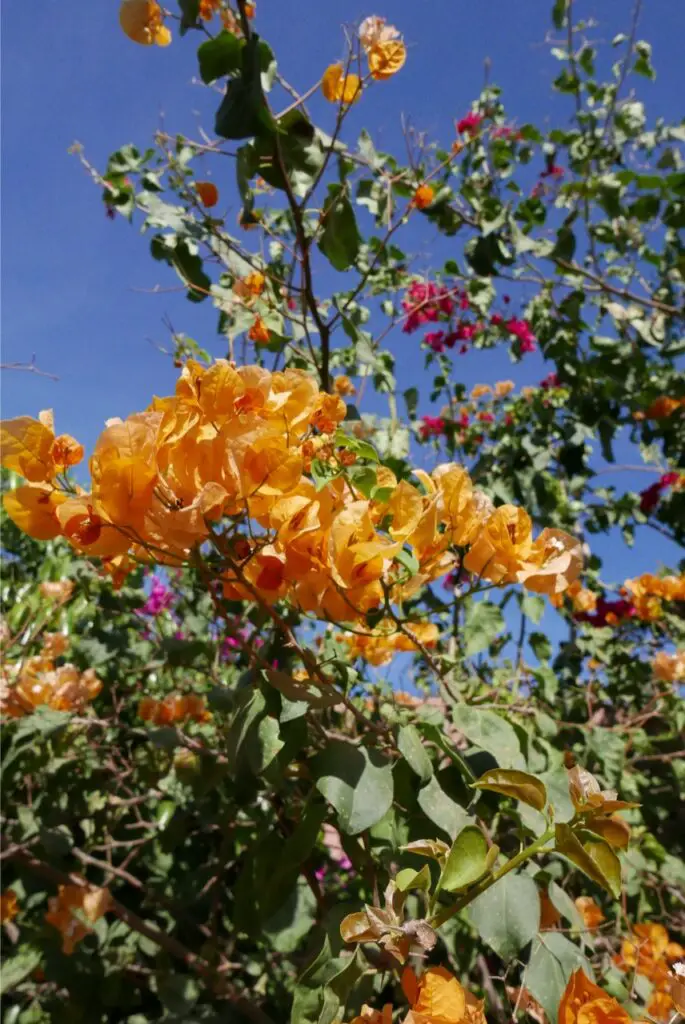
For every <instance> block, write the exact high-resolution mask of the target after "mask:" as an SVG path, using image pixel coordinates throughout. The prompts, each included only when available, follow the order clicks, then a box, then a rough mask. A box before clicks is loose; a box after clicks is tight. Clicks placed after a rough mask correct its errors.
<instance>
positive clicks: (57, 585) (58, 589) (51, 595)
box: [38, 580, 74, 604]
mask: <svg viewBox="0 0 685 1024" xmlns="http://www.w3.org/2000/svg"><path fill="white" fill-rule="evenodd" d="M38 589H39V591H40V593H41V596H42V597H45V598H47V599H48V600H49V601H59V602H60V604H64V602H65V601H68V600H69V598H70V597H71V595H72V593H73V592H74V584H73V583H72V582H71V580H45V581H44V582H43V583H41V584H40V586H39V587H38Z"/></svg>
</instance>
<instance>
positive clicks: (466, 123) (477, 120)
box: [457, 111, 483, 136]
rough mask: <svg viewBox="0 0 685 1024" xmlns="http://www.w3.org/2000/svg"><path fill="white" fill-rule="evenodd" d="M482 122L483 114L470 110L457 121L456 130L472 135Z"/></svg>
mask: <svg viewBox="0 0 685 1024" xmlns="http://www.w3.org/2000/svg"><path fill="white" fill-rule="evenodd" d="M482 122H483V115H482V114H476V113H474V112H473V111H471V113H470V114H467V115H466V117H462V119H461V121H457V131H458V132H459V134H460V135H471V136H474V135H475V134H476V133H477V131H478V129H479V128H480V126H481V124H482Z"/></svg>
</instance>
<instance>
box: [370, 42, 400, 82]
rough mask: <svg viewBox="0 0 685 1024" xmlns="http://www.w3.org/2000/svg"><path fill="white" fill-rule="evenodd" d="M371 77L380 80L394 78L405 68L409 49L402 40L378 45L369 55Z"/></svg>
mask: <svg viewBox="0 0 685 1024" xmlns="http://www.w3.org/2000/svg"><path fill="white" fill-rule="evenodd" d="M367 57H368V61H369V71H370V72H371V77H372V78H376V79H379V80H382V79H385V78H392V76H393V75H396V74H397V72H398V71H400V70H401V69H402V68H403V67H404V63H405V61H406V59H407V49H406V47H405V45H404V43H403V42H402V40H401V39H389V40H387V41H386V42H380V43H376V45H375V46H373V47H372V48H371V49H370V50H369V52H368V54H367Z"/></svg>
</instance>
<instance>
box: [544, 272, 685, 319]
mask: <svg viewBox="0 0 685 1024" xmlns="http://www.w3.org/2000/svg"><path fill="white" fill-rule="evenodd" d="M554 262H555V263H556V265H557V266H558V267H561V269H562V270H567V271H568V272H569V273H571V274H579V275H580V277H586V278H587V279H588V280H589V281H594V282H595V284H598V285H599V286H600V288H601V289H602V290H603V291H605V292H609V294H610V295H617V296H618V297H619V298H620V299H626V300H627V301H628V302H637V303H639V304H640V305H641V306H648V307H649V308H650V309H658V310H659V312H660V313H668V314H669V315H670V316H682V315H683V313H684V312H685V310H683V309H678V307H677V306H669V305H668V304H667V303H666V302H660V301H659V299H648V298H646V297H645V296H642V295H635V294H634V293H633V292H629V291H627V289H625V288H617V287H616V286H615V285H613V284H609V282H608V281H606V280H605V279H604V278H603V277H600V276H599V274H593V272H592V271H591V270H586V269H585V268H584V267H580V266H578V264H577V263H572V262H570V261H569V260H562V259H558V258H556V259H555V260H554Z"/></svg>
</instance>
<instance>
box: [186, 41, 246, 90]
mask: <svg viewBox="0 0 685 1024" xmlns="http://www.w3.org/2000/svg"><path fill="white" fill-rule="evenodd" d="M244 45H245V44H244V41H243V40H242V39H239V38H238V37H237V36H234V35H233V33H232V32H227V31H226V30H225V29H224V31H223V32H220V33H219V35H218V36H215V37H214V39H208V40H207V42H206V43H202V45H201V46H200V47H198V51H197V59H198V62H199V65H200V78H201V79H202V81H203V82H204V83H205V85H210V84H211V83H212V82H215V81H216V79H217V78H223V77H224V76H225V75H230V74H233V72H235V71H239V70H240V68H241V54H242V49H243V46H244Z"/></svg>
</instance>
